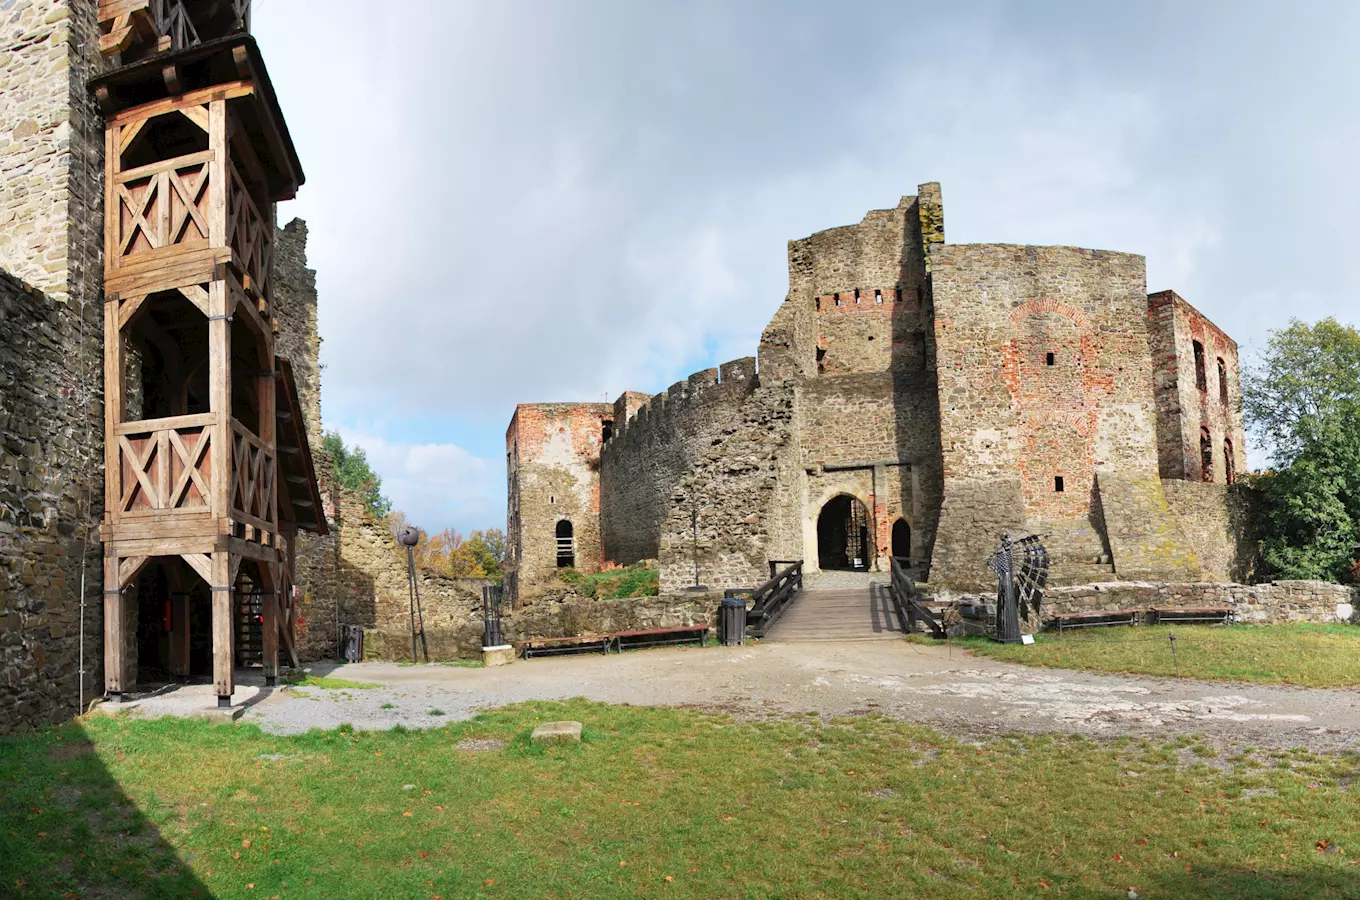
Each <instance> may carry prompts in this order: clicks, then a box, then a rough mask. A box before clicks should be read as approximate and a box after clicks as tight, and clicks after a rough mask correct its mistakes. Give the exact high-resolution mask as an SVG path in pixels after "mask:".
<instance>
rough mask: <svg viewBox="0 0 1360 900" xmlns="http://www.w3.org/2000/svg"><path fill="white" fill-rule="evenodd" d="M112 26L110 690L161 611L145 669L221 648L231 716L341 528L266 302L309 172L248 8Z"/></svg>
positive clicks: (146, 1)
mask: <svg viewBox="0 0 1360 900" xmlns="http://www.w3.org/2000/svg"><path fill="white" fill-rule="evenodd" d="M98 19H99V25H100V31H101V36H100V38H99V48H100V52H101V53H102V54H104V56H105V57H107V58H108V61H109V66H108V68H107V69H106V71H105V72H104V74H102V75H100V76H99V77H98V78H96V79H94V80H93V81H92V82H91V88H92V89H93V91H94V94H95V97H96V98H97V101H98V103H99V107H100V110H101V112H102V114H103V116H104V123H105V143H104V147H105V158H104V190H105V197H104V203H105V211H106V214H105V217H104V380H105V415H104V419H105V432H104V440H105V471H106V477H105V508H104V525H103V528H102V538H103V541H104V546H105V557H104V585H105V587H104V594H105V602H104V635H105V656H104V664H105V665H104V668H105V689H106V691H107V692H108V693H110V694H113V695H119V694H122V693H123V692H125V691H128V690H130V689H131V688H132V686H133V685H134V684H135V681H136V671H135V669H134V668H133V666H132V665H131V664H130V660H129V653H130V652H135V651H134V650H133V648H132V647H131V646H130V645H131V644H132V643H133V642H134V640H136V641H138V642H140V641H141V639H142V636H141V635H140V634H139V635H137V636H135V638H134V635H132V634H130V633H129V629H128V627H127V619H128V616H127V613H128V606H129V603H130V602H137V603H138V604H140V607H141V609H142V610H143V616H145V614H146V612H147V607H148V600H150V601H151V602H150V604H149V605H151V606H153V607H154V606H157V605H160V606H161V612H162V615H163V623H164V625H165V630H166V631H167V632H168V634H167V635H165V639H163V640H161V641H160V642H159V646H157V643H155V642H153V643H150V644H148V645H146V646H147V650H148V651H149V652H152V653H155V652H158V651H159V652H162V653H164V655H165V656H167V657H168V659H167V662H168V668H169V671H170V674H172V675H184V674H188V673H189V672H190V669H191V667H193V666H194V653H195V650H194V635H193V632H194V631H195V630H199V631H200V632H202V633H204V634H205V635H206V633H209V632H210V634H211V641H210V644H211V670H212V676H213V685H214V689H215V692H216V694H217V697H218V701H219V704H220V705H229V703H230V698H231V695H232V693H233V691H234V688H235V682H234V667H235V665H236V664H237V663H238V662H240V661H242V659H241V657H242V653H241V652H240V651H241V649H242V648H241V646H240V645H241V644H245V645H246V646H248V647H249V649H250V650H251V651H252V653H253V654H254V655H255V657H256V658H258V659H259V661H260V662H261V663H262V664H263V667H264V673H265V677H266V681H267V682H272V681H273V679H274V677H275V676H276V674H277V666H278V656H279V642H280V639H282V640H283V642H284V644H285V649H286V650H288V651H290V652H291V650H292V647H291V637H290V630H289V629H290V623H291V621H292V616H291V615H289V603H290V600H291V597H290V595H291V591H290V587H291V583H292V574H291V569H292V556H293V554H292V549H293V543H294V539H295V536H296V532H297V530H298V529H299V528H307V529H313V530H317V529H321V530H324V528H325V524H324V519H322V518H321V517H320V516H319V510H318V507H319V493H318V491H317V489H316V481H315V476H314V474H313V471H312V466H311V462H310V452H309V447H308V440H307V429H306V426H305V424H304V423H303V422H302V421H301V418H302V416H301V406H300V404H299V402H298V398H297V390H296V387H295V385H294V384H293V380H292V376H291V368H290V366H289V364H288V362H287V361H286V360H284V359H281V358H279V357H278V356H277V355H276V352H275V346H274V340H275V331H276V329H277V323H276V322H275V321H274V317H273V309H272V306H271V289H270V282H269V280H270V271H271V265H272V254H273V244H274V241H275V225H274V221H275V214H274V204H275V203H276V202H278V201H280V200H286V199H289V198H291V197H293V195H294V194H295V193H296V191H297V188H298V186H299V185H300V184H301V183H302V181H303V173H302V167H301V165H300V163H299V161H298V158H297V154H296V152H295V150H294V149H293V144H292V140H291V138H290V137H289V134H288V128H287V125H286V124H285V122H284V119H283V115H282V112H281V111H280V109H279V105H278V101H277V98H276V97H275V95H274V90H273V87H272V85H271V84H270V81H269V75H268V73H267V71H266V69H265V66H264V61H263V59H262V58H261V56H260V52H259V48H258V47H257V45H256V43H255V41H254V39H253V38H252V37H251V35H250V33H249V26H250V3H249V0H231V2H224V0H199V2H194V0H104V2H101V3H100V4H99V10H98ZM137 581H140V591H139V592H137V595H136V598H135V600H130V598H129V596H128V594H129V589H130V588H131V587H132V586H133V584H134V582H137ZM205 589H206V591H207V593H208V594H209V595H210V600H207V602H206V603H205V604H202V607H203V608H202V611H201V612H196V611H195V609H194V607H195V605H196V604H195V603H194V601H195V598H196V597H197V598H199V599H200V600H202V599H205V598H202V594H203V591H204V590H205ZM243 598H246V599H245V602H244V603H243V602H242V600H243ZM158 601H160V602H159V603H158ZM166 640H168V647H165V646H164V644H165V641H166ZM256 641H258V643H256ZM199 643H200V645H201V644H203V643H204V642H203V641H200V642H199ZM166 651H168V652H166Z"/></svg>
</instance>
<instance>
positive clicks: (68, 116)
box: [0, 0, 104, 303]
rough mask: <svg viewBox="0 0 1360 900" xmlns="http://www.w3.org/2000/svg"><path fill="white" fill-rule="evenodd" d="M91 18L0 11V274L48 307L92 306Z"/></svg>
mask: <svg viewBox="0 0 1360 900" xmlns="http://www.w3.org/2000/svg"><path fill="white" fill-rule="evenodd" d="M96 11H97V4H96V3H95V2H94V0H25V2H22V3H7V4H4V5H3V6H0V267H4V268H5V269H6V270H8V271H9V272H11V273H12V274H14V275H15V276H17V277H19V278H21V279H24V280H26V281H27V282H28V283H30V284H32V285H34V286H35V287H37V288H38V289H39V290H42V291H44V292H45V293H46V294H47V295H48V296H49V297H50V298H51V299H53V300H56V301H63V300H67V299H74V300H85V301H87V302H93V303H98V302H99V301H100V299H101V296H100V294H101V286H102V283H103V276H104V272H103V246H104V238H103V207H104V196H103V192H104V120H103V117H102V116H101V115H100V114H99V111H98V109H97V107H96V106H95V103H94V98H93V97H92V96H91V94H90V92H89V90H88V89H87V85H88V82H89V79H90V77H91V76H92V75H94V74H96V73H97V72H98V71H99V69H100V67H101V66H102V58H101V57H100V55H99V50H98V47H99V26H98V23H97V22H96V19H95V16H96Z"/></svg>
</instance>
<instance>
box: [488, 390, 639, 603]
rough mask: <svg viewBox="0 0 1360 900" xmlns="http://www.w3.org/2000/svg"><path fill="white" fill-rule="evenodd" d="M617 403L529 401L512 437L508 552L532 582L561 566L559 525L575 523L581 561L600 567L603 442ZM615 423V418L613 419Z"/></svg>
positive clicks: (582, 565) (522, 578) (517, 579)
mask: <svg viewBox="0 0 1360 900" xmlns="http://www.w3.org/2000/svg"><path fill="white" fill-rule="evenodd" d="M613 417H614V407H613V406H612V405H611V404H607V403H525V404H521V405H520V406H518V407H516V409H515V417H514V419H513V420H511V422H510V427H509V429H508V430H507V431H506V435H505V453H506V461H507V465H508V467H509V471H510V473H511V474H510V491H509V495H508V497H507V502H508V510H507V516H506V521H507V526H508V529H507V533H506V534H507V538H508V548H507V550H508V557H509V560H510V566H511V572H512V575H511V577H512V579H513V581H514V583H515V584H516V585H519V584H523V585H525V586H526V587H527V586H529V585H532V584H536V583H540V582H542V581H545V580H546V579H548V578H551V577H552V575H553V574H554V573H555V572H556V571H557V528H558V525H559V523H561V522H569V523H570V524H571V536H572V540H573V544H574V551H575V567H576V568H577V569H579V570H580V571H582V572H596V571H599V568H600V565H601V563H603V561H604V551H603V548H602V545H601V524H600V462H599V461H600V447H601V444H602V443H603V440H604V430H605V425H606V423H612V421H613ZM611 427H612V424H611Z"/></svg>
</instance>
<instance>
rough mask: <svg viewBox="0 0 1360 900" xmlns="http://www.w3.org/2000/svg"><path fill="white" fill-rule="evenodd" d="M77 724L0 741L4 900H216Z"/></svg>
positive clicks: (0, 869)
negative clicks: (106, 899) (55, 899)
mask: <svg viewBox="0 0 1360 900" xmlns="http://www.w3.org/2000/svg"><path fill="white" fill-rule="evenodd" d="M211 896H212V893H211V892H210V891H209V890H208V888H207V887H206V886H205V885H204V884H203V883H202V882H201V881H199V880H198V877H197V876H195V875H194V873H193V872H192V871H191V870H190V869H189V867H188V866H187V865H186V864H185V862H184V861H183V860H181V859H180V858H179V856H178V855H177V854H176V852H175V850H174V848H173V847H171V846H170V844H169V843H168V842H167V841H166V840H165V839H164V838H163V837H162V836H161V833H160V831H159V830H158V829H157V828H156V827H155V826H154V825H153V824H152V823H151V822H150V821H149V820H148V819H147V818H146V816H144V815H143V814H142V812H141V811H140V810H138V808H137V806H136V804H134V803H133V802H132V800H131V799H129V798H128V796H127V794H126V793H124V791H123V789H122V788H121V787H120V786H119V785H118V782H117V781H115V780H114V778H113V777H112V776H111V775H110V773H109V771H108V769H107V768H105V766H104V763H103V761H102V760H101V759H100V757H99V755H98V753H97V751H96V746H95V744H94V742H93V741H91V740H90V739H89V737H88V736H87V734H86V733H85V730H84V729H83V728H82V727H81V726H80V725H79V723H70V724H67V725H63V726H61V727H60V728H54V729H49V730H45V731H42V732H38V733H36V734H30V735H23V736H18V737H9V738H3V739H0V897H33V898H47V897H120V898H121V897H128V898H162V897H163V898H172V897H173V898H179V897H204V898H207V897H211Z"/></svg>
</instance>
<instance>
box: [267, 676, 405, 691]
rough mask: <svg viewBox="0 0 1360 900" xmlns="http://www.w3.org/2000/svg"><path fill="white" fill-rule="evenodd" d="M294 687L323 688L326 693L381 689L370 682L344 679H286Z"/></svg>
mask: <svg viewBox="0 0 1360 900" xmlns="http://www.w3.org/2000/svg"><path fill="white" fill-rule="evenodd" d="M287 682H288V683H289V684H291V685H293V686H295V687H314V688H325V689H326V690H328V691H362V690H367V689H369V688H378V687H382V685H380V684H374V683H373V682H371V681H349V680H347V679H344V678H328V677H325V676H321V675H303V676H301V677H293V678H289V679H287Z"/></svg>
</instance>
